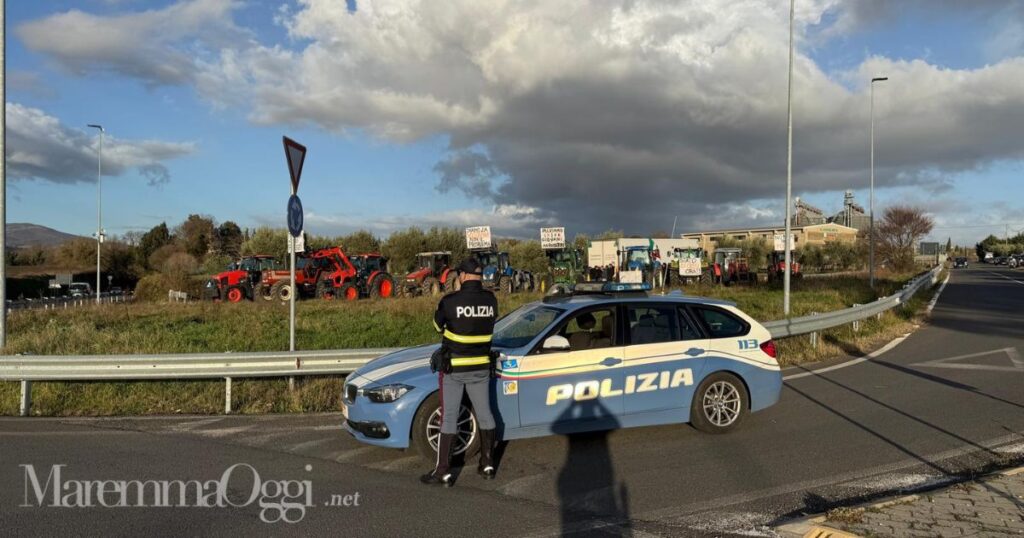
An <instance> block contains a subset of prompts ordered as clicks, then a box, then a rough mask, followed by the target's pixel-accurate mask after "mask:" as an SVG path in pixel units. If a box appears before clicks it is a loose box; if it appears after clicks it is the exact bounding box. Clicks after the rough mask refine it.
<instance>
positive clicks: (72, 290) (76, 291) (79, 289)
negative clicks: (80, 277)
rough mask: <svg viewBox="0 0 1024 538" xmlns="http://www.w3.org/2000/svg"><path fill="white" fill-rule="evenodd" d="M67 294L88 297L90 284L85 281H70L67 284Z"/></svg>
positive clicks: (90, 290) (90, 288)
mask: <svg viewBox="0 0 1024 538" xmlns="http://www.w3.org/2000/svg"><path fill="white" fill-rule="evenodd" d="M68 295H70V296H71V297H77V298H81V297H89V296H91V295H92V286H90V285H89V284H88V283H86V282H72V283H71V285H70V286H68Z"/></svg>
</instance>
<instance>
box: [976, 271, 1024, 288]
mask: <svg viewBox="0 0 1024 538" xmlns="http://www.w3.org/2000/svg"><path fill="white" fill-rule="evenodd" d="M985 272H986V273H988V274H990V275H996V276H997V277H1000V278H1005V279H1006V280H1009V281H1010V282H1016V283H1018V284H1020V285H1021V286H1024V282H1021V281H1020V280H1014V279H1012V278H1010V277H1008V276H1006V275H1001V274H999V273H993V272H992V271H985Z"/></svg>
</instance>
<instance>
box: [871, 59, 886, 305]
mask: <svg viewBox="0 0 1024 538" xmlns="http://www.w3.org/2000/svg"><path fill="white" fill-rule="evenodd" d="M886 80H889V77H875V78H873V79H871V194H870V200H869V202H868V206H869V208H870V209H869V216H868V222H869V226H870V231H871V242H870V244H871V246H870V248H869V250H868V280H869V281H870V283H871V289H875V83H876V82H884V81H886Z"/></svg>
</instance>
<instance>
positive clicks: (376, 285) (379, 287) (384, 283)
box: [370, 273, 395, 299]
mask: <svg viewBox="0 0 1024 538" xmlns="http://www.w3.org/2000/svg"><path fill="white" fill-rule="evenodd" d="M394 295H395V281H394V280H392V279H391V275H389V274H387V273H381V274H379V275H377V277H376V278H374V279H373V282H371V283H370V297H373V298H375V299H381V298H383V299H387V298H389V297H393V296H394Z"/></svg>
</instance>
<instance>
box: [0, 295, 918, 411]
mask: <svg viewBox="0 0 1024 538" xmlns="http://www.w3.org/2000/svg"><path fill="white" fill-rule="evenodd" d="M907 278H908V276H906V275H896V276H891V275H887V276H883V277H882V278H880V279H879V280H878V281H877V284H878V292H879V295H878V296H884V295H889V294H891V293H893V292H894V291H895V290H897V289H898V288H899V287H900V286H902V284H903V282H905V281H906V279H907ZM684 291H685V293H687V294H689V295H702V296H707V297H718V298H723V299H728V300H731V301H735V302H736V303H737V304H738V305H739V306H740V308H742V309H743V310H744V311H746V312H748V313H749V314H750V315H752V316H753V317H755V318H756V319H759V320H765V321H767V320H774V319H780V318H782V317H783V316H782V292H781V286H771V287H770V286H766V285H761V286H755V287H748V286H733V287H729V288H722V287H708V288H699V287H697V288H695V287H689V288H686V289H685V290H684ZM929 296H930V292H929V293H922V294H919V297H918V298H917V299H916V300H915V301H914V302H913V303H911V304H910V305H908V308H907V309H899V310H897V311H894V312H890V313H887V314H886V315H884V316H882V318H881V319H880V320H870V321H868V322H866V323H864V324H863V325H862V328H861V331H860V332H859V333H857V334H854V333H853V332H852V329H851V328H849V327H844V328H840V329H835V330H833V331H828V332H826V333H825V334H824V335H823V338H822V341H821V343H820V345H819V346H818V347H817V348H816V349H814V348H811V346H810V344H809V339H808V338H806V337H797V338H790V339H786V340H782V341H780V342H779V351H780V359H781V360H782V361H783V362H784V363H787V364H796V363H801V362H808V361H814V360H819V359H823V358H827V357H831V356H836V355H840V354H843V353H858V352H861V351H863V350H864V349H868V348H870V347H872V346H874V345H876V344H877V343H878V342H879V341H883V340H887V339H889V338H891V337H892V336H895V335H897V334H902V333H903V332H906V331H907V329H908V327H909V326H910V324H911V321H912V318H913V316H914V312H915V311H916V309H917V308H918V307H919V306H920V304H919V303H922V302H923V301H927V298H928V297H929ZM539 297H540V294H519V295H512V296H500V297H499V303H500V309H501V310H502V312H507V311H510V310H512V309H515V308H517V307H518V306H520V305H521V304H523V303H526V302H529V301H532V300H537V299H538V298H539ZM875 298H876V295H875V293H873V292H872V291H871V289H870V288H869V287H868V285H867V282H866V281H865V280H864V279H862V278H855V277H837V278H825V279H804V280H795V281H794V283H793V294H792V310H793V315H794V316H800V315H805V314H810V313H812V312H828V311H831V310H837V309H840V308H846V307H848V306H851V305H853V304H855V303H867V302H870V301H872V300H874V299H875ZM435 305H436V300H434V299H431V298H427V297H421V298H415V299H393V300H376V301H360V302H357V303H346V302H340V301H338V302H321V301H305V302H302V303H299V305H298V306H297V311H298V314H297V319H298V321H297V328H296V341H297V347H298V348H299V349H333V348H358V347H400V346H409V345H415V344H422V343H428V342H433V341H436V339H437V336H436V334H435V333H434V331H433V328H432V326H431V314H432V312H433V309H434V307H435ZM8 331H9V336H8V345H7V347H6V348H5V349H4V353H5V354H15V353H23V354H30V355H60V354H107V353H110V354H119V353H170V352H176V353H187V352H203V351H210V352H223V351H236V352H237V351H265V350H284V349H287V346H288V309H287V306H286V305H282V304H273V303H257V304H253V303H241V304H212V303H191V304H180V303H179V304H167V303H149V304H147V303H140V304H126V305H107V306H103V307H89V308H79V309H69V310H66V311H64V310H59V311H41V310H33V311H19V312H16V313H12V314H11V315H10V318H9V328H8ZM223 388H224V386H223V383H222V382H220V381H189V382H130V383H106V382H102V383H101V382H94V383H93V382H90V383H83V382H78V383H35V384H33V407H32V411H33V413H34V414H40V415H110V414H162V413H216V412H218V411H219V410H221V409H223ZM340 388H341V379H340V378H329V377H324V378H310V379H301V378H300V379H298V380H297V383H296V390H294V391H289V390H288V385H287V381H286V380H284V379H260V380H238V381H236V383H235V384H234V386H233V387H232V393H233V396H234V406H235V408H236V409H238V410H239V411H240V412H243V413H258V412H287V411H323V410H335V409H337V408H338V396H339V394H340ZM17 398H18V385H17V383H0V414H7V415H10V414H14V413H16V412H17Z"/></svg>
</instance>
